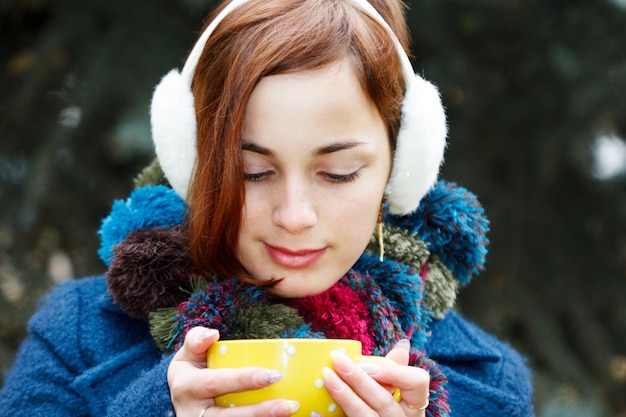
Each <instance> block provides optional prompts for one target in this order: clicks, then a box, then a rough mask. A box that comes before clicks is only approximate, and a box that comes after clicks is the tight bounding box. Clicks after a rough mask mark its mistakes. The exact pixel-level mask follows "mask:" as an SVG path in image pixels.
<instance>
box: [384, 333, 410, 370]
mask: <svg viewBox="0 0 626 417" xmlns="http://www.w3.org/2000/svg"><path fill="white" fill-rule="evenodd" d="M410 351H411V342H409V340H408V339H402V340H400V341H399V342H398V343H396V345H395V346H394V347H393V349H391V350H390V351H389V353H388V354H387V356H385V357H386V358H387V359H391V360H392V361H394V362H395V363H397V364H398V365H408V364H409V357H410Z"/></svg>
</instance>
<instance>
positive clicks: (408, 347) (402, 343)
mask: <svg viewBox="0 0 626 417" xmlns="http://www.w3.org/2000/svg"><path fill="white" fill-rule="evenodd" d="M394 348H402V349H406V350H411V342H410V341H409V339H402V340H400V341H399V342H398V343H396V345H395V346H394Z"/></svg>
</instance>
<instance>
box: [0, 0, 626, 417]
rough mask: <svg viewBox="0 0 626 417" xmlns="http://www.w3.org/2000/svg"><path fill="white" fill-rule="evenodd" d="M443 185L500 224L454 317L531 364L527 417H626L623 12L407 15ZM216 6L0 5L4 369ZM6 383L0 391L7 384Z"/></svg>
mask: <svg viewBox="0 0 626 417" xmlns="http://www.w3.org/2000/svg"><path fill="white" fill-rule="evenodd" d="M409 3H410V4H409V7H410V9H409V12H408V19H409V22H410V26H411V30H412V35H413V39H414V42H413V52H414V55H415V63H416V64H415V67H416V69H418V70H419V71H421V72H422V73H423V74H424V75H425V77H426V78H428V79H430V80H432V81H434V82H435V83H436V84H438V85H439V86H440V89H441V91H442V95H443V99H444V102H445V105H446V107H447V109H448V115H449V125H450V139H449V143H450V144H449V148H448V152H447V158H446V164H445V166H444V168H443V177H444V178H446V179H448V180H452V181H456V182H458V183H460V184H461V185H463V186H465V187H467V188H469V189H470V190H472V191H473V192H475V193H476V194H477V195H478V197H479V199H480V200H481V201H482V203H483V205H484V206H485V209H486V211H487V214H488V216H489V217H490V219H491V232H490V238H491V246H490V253H489V256H488V258H487V269H486V271H485V272H484V273H483V274H481V275H480V276H478V277H476V278H475V279H474V281H473V282H472V283H471V285H469V286H468V287H467V288H465V289H464V290H463V291H462V292H461V295H460V301H459V306H458V307H459V310H461V311H462V312H463V313H464V314H465V315H466V316H468V317H469V318H471V319H472V320H474V321H476V322H478V323H479V324H480V325H481V326H482V327H484V328H485V329H487V330H488V331H490V332H492V333H495V334H497V335H498V336H499V337H500V338H502V339H505V340H507V341H509V342H510V343H511V344H513V345H514V346H515V347H516V348H517V349H518V350H519V351H521V352H522V353H523V354H524V355H526V356H527V357H528V359H529V364H530V366H531V367H532V368H533V370H534V375H535V390H536V394H535V404H536V410H537V414H538V416H541V417H553V416H585V417H587V416H589V417H591V416H593V417H598V416H611V417H614V416H619V417H625V416H626V142H625V137H626V0H596V1H594V0H587V1H579V0H537V1H524V0H473V1H463V0H419V1H418V0H413V1H411V2H409ZM215 4H216V2H215V1H210V0H169V1H164V0H132V1H126V0H107V1H104V0H91V1H84V0H54V1H52V0H2V1H1V2H0V369H2V370H6V369H7V368H8V367H9V366H10V364H11V363H12V361H13V357H14V354H15V351H16V349H17V346H18V344H19V342H20V341H21V340H22V339H23V337H24V336H25V330H24V329H25V323H26V320H27V319H28V317H29V316H30V315H31V314H32V312H33V310H34V309H35V307H36V302H37V300H38V298H39V297H40V296H41V295H42V294H44V293H45V292H46V291H48V290H49V288H50V287H51V286H53V285H55V284H56V283H58V282H61V281H64V280H67V279H74V278H79V277H82V276H85V275H88V274H97V273H102V272H103V271H104V265H103V264H102V263H101V262H100V260H99V259H98V258H97V256H96V250H97V247H98V244H99V242H98V238H97V235H96V231H97V230H98V228H99V224H100V221H101V219H102V218H103V217H104V216H105V215H106V214H108V212H109V209H110V207H111V203H112V201H113V200H114V199H117V198H124V197H126V196H127V195H128V193H129V192H130V190H131V189H132V178H133V177H134V176H135V174H136V173H137V172H138V171H139V170H140V168H141V167H143V166H144V165H146V164H147V163H148V162H149V161H151V160H152V158H153V157H154V154H153V151H152V144H151V138H150V130H149V114H148V106H149V101H150V97H151V93H152V89H153V87H154V85H156V84H157V82H158V81H159V79H160V77H161V76H162V75H164V74H165V73H166V72H167V71H168V70H169V69H171V68H173V67H177V66H180V65H181V63H182V60H183V58H184V56H185V54H186V53H187V51H188V48H190V46H191V45H192V42H193V40H194V37H195V34H196V32H197V30H199V28H200V26H201V23H202V21H203V19H204V16H205V15H206V14H207V13H208V12H209V11H210V10H211V9H212V8H213V7H214V6H215ZM1 382H2V380H1V377H0V384H1Z"/></svg>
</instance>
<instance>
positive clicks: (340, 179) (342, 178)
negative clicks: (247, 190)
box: [245, 171, 359, 184]
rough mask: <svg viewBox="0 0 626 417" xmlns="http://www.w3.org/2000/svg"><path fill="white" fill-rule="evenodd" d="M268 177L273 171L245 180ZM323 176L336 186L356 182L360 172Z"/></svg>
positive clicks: (253, 175)
mask: <svg viewBox="0 0 626 417" xmlns="http://www.w3.org/2000/svg"><path fill="white" fill-rule="evenodd" d="M268 175H271V171H267V172H255V173H252V174H245V178H246V181H248V182H259V181H263V180H264V179H265V178H266V177H267V176H268ZM322 175H323V176H324V177H326V178H327V179H328V180H329V181H330V182H332V183H334V184H345V183H348V182H352V181H354V180H356V179H357V178H358V177H359V171H354V172H352V173H350V174H346V175H339V174H331V173H328V172H326V173H323V174H322Z"/></svg>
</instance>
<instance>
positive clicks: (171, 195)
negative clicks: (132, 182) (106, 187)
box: [98, 185, 185, 266]
mask: <svg viewBox="0 0 626 417" xmlns="http://www.w3.org/2000/svg"><path fill="white" fill-rule="evenodd" d="M184 213H185V202H184V201H183V199H182V198H180V197H179V196H178V194H176V192H174V190H172V189H171V188H169V187H165V186H163V185H156V186H152V185H150V186H146V187H141V188H137V189H136V190H135V191H133V192H132V193H131V195H130V197H128V199H126V200H125V201H124V200H116V201H115V202H114V203H113V209H112V210H111V214H109V216H107V217H106V218H105V219H104V220H103V221H102V225H101V226H100V230H99V231H98V234H99V235H100V249H99V250H98V255H99V256H100V259H102V260H103V261H104V263H105V264H106V265H107V266H109V265H111V261H112V260H113V246H114V245H117V244H118V243H120V242H121V241H122V240H124V239H125V238H126V236H127V235H128V233H130V232H132V231H133V230H136V229H141V228H145V227H155V226H156V227H171V226H175V225H179V224H182V222H183V216H184Z"/></svg>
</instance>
